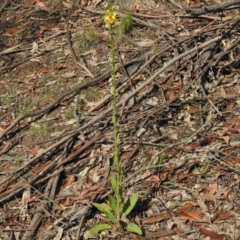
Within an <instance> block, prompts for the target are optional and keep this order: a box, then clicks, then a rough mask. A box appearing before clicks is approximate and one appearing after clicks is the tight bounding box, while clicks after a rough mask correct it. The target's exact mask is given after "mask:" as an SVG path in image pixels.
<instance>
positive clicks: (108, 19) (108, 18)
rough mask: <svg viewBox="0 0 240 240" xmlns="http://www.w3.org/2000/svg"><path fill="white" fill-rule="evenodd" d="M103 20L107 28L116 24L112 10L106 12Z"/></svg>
mask: <svg viewBox="0 0 240 240" xmlns="http://www.w3.org/2000/svg"><path fill="white" fill-rule="evenodd" d="M103 20H104V22H105V26H106V27H107V28H109V27H110V26H112V25H114V24H115V23H116V22H117V18H116V13H115V12H113V11H112V10H107V12H106V14H105V16H104V17H103Z"/></svg>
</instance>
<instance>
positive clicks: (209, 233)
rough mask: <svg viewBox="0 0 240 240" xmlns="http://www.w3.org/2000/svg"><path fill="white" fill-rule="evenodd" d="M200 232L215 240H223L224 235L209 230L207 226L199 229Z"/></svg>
mask: <svg viewBox="0 0 240 240" xmlns="http://www.w3.org/2000/svg"><path fill="white" fill-rule="evenodd" d="M200 232H201V233H202V234H203V235H205V236H207V237H210V238H212V239H216V240H224V237H225V235H224V234H218V233H217V232H216V231H215V230H213V229H211V228H210V227H208V226H203V227H200Z"/></svg>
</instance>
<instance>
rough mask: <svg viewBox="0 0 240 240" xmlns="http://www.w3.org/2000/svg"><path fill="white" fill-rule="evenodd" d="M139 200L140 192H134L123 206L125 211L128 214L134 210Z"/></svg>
mask: <svg viewBox="0 0 240 240" xmlns="http://www.w3.org/2000/svg"><path fill="white" fill-rule="evenodd" d="M137 201H138V193H134V194H133V195H132V196H131V197H130V198H128V200H127V202H126V203H125V205H124V208H123V213H124V214H125V215H126V216H127V215H128V214H129V213H130V212H131V211H132V210H133V208H134V207H135V205H136V203H137Z"/></svg>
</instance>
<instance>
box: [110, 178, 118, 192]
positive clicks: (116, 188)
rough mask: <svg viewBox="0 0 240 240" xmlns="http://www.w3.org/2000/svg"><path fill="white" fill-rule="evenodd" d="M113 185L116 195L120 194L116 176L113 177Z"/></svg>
mask: <svg viewBox="0 0 240 240" xmlns="http://www.w3.org/2000/svg"><path fill="white" fill-rule="evenodd" d="M111 184H112V188H113V191H114V192H115V193H118V192H119V184H118V181H117V177H116V176H112V177H111Z"/></svg>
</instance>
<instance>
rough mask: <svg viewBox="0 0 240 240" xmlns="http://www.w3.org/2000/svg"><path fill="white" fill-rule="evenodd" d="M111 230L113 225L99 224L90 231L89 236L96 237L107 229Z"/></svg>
mask: <svg viewBox="0 0 240 240" xmlns="http://www.w3.org/2000/svg"><path fill="white" fill-rule="evenodd" d="M109 228H111V225H109V224H105V223H103V224H97V225H95V226H94V227H92V228H91V229H90V230H89V235H90V237H94V236H96V235H97V234H98V233H99V232H100V231H103V230H106V229H109Z"/></svg>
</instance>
